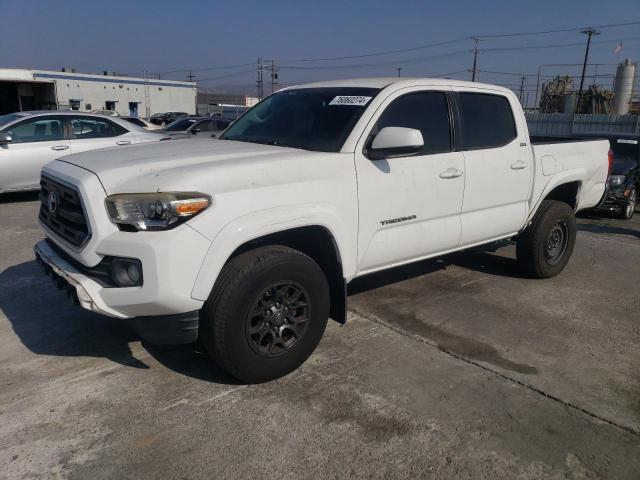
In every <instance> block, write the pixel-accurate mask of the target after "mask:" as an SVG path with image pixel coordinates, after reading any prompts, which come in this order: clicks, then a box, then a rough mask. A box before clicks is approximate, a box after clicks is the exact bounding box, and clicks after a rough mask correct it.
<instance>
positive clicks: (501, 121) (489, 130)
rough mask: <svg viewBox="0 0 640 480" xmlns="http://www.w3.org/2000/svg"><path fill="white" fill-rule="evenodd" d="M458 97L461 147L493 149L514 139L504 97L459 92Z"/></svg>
mask: <svg viewBox="0 0 640 480" xmlns="http://www.w3.org/2000/svg"><path fill="white" fill-rule="evenodd" d="M459 99H460V103H459V105H460V120H461V123H462V144H463V148H464V150H478V149H483V148H497V147H501V146H503V145H506V144H508V143H510V142H511V141H512V140H514V139H515V138H516V136H517V133H516V124H515V121H514V119H513V113H512V111H511V105H510V104H509V100H508V99H507V97H503V96H501V95H491V94H486V93H461V94H460V96H459Z"/></svg>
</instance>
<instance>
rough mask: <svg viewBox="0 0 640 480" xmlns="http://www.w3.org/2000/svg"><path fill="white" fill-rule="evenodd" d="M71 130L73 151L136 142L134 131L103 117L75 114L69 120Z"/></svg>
mask: <svg viewBox="0 0 640 480" xmlns="http://www.w3.org/2000/svg"><path fill="white" fill-rule="evenodd" d="M69 131H70V138H71V151H72V153H79V152H85V151H87V150H96V149H98V148H107V147H115V146H121V145H130V144H132V143H134V142H135V135H134V134H133V133H131V132H129V130H127V129H126V128H124V127H122V126H120V125H118V124H117V123H115V122H112V121H111V120H109V119H107V118H102V117H94V116H89V115H86V116H83V115H78V116H73V117H71V119H70V121H69Z"/></svg>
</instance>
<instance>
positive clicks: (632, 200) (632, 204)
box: [620, 187, 638, 220]
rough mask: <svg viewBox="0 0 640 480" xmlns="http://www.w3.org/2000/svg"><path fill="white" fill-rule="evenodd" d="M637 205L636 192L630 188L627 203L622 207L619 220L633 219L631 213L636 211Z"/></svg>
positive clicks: (634, 188) (633, 188)
mask: <svg viewBox="0 0 640 480" xmlns="http://www.w3.org/2000/svg"><path fill="white" fill-rule="evenodd" d="M637 203H638V190H637V189H636V187H632V188H631V192H630V193H629V201H628V202H627V204H626V205H625V206H623V207H622V211H621V212H620V218H622V219H623V220H629V219H631V218H632V217H633V213H634V212H635V210H636V204H637Z"/></svg>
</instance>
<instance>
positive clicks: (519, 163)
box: [511, 161, 527, 170]
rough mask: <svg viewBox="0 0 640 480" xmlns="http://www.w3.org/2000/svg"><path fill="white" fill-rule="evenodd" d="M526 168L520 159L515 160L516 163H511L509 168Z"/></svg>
mask: <svg viewBox="0 0 640 480" xmlns="http://www.w3.org/2000/svg"><path fill="white" fill-rule="evenodd" d="M524 168H527V164H526V163H525V162H522V161H517V162H516V163H512V164H511V170H522V169H524Z"/></svg>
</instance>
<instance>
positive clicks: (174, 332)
mask: <svg viewBox="0 0 640 480" xmlns="http://www.w3.org/2000/svg"><path fill="white" fill-rule="evenodd" d="M133 322H134V327H135V329H136V331H137V332H138V335H140V337H142V339H143V340H146V341H147V342H149V343H151V344H154V345H182V344H185V343H193V342H195V341H196V340H197V339H198V327H199V323H200V311H199V310H194V311H193V312H186V313H178V314H176V315H157V316H153V317H135V318H134V319H133Z"/></svg>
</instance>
